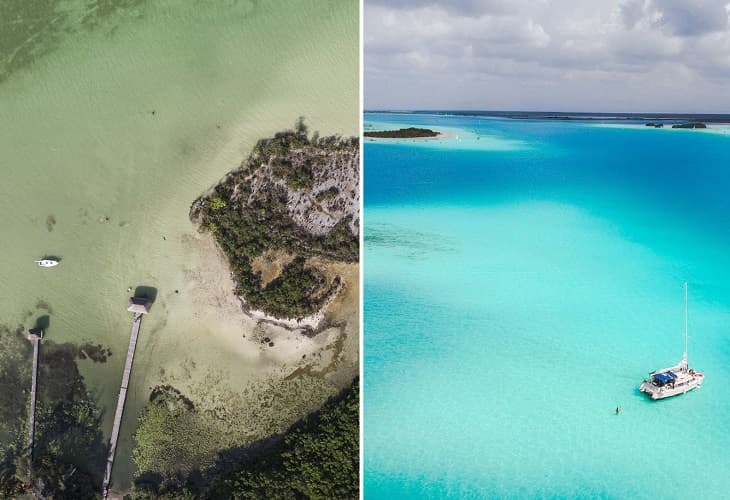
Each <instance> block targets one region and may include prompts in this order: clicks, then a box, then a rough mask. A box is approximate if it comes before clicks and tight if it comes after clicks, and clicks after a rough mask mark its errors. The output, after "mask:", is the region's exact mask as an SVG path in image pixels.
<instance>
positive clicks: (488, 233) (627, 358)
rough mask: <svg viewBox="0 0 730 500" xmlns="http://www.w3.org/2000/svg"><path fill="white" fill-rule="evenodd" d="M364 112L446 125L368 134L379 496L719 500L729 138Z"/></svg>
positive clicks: (725, 437)
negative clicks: (678, 365)
mask: <svg viewBox="0 0 730 500" xmlns="http://www.w3.org/2000/svg"><path fill="white" fill-rule="evenodd" d="M365 122H366V129H367V128H368V127H373V128H379V127H384V126H391V127H392V126H399V125H415V126H425V127H431V128H434V129H438V130H448V131H449V135H448V136H447V137H446V138H445V139H441V140H436V141H415V142H414V141H392V142H383V141H369V142H366V144H365V209H366V210H365V228H366V230H365V271H364V273H365V340H364V346H365V353H364V369H365V377H364V387H365V389H364V399H365V411H364V457H365V465H364V469H365V478H364V484H365V496H366V498H368V499H376V498H535V497H537V498H566V497H567V498H684V499H686V498H727V495H728V493H727V492H728V491H730V475H728V474H727V471H728V470H730V454H728V453H727V450H728V449H730V384H729V382H730V267H729V266H728V264H730V237H729V236H730V197H729V196H728V192H729V191H730V189H729V188H730V173H728V171H727V166H728V165H730V137H728V136H727V135H724V134H717V133H711V132H709V133H708V132H704V131H696V130H671V129H661V130H655V129H647V128H646V127H643V126H639V125H627V126H622V127H614V126H610V127H606V126H602V125H600V124H592V123H582V122H556V121H539V120H504V119H485V118H482V119H477V118H468V117H440V116H421V115H417V116H413V115H406V114H404V115H388V114H367V115H366V117H365ZM455 131H459V132H458V134H457V133H455ZM456 135H458V136H459V138H458V139H457V138H456ZM684 281H688V282H689V291H690V296H689V304H690V308H689V325H690V347H689V357H690V363H691V365H693V366H694V367H695V368H697V369H701V370H703V371H705V372H706V383H705V384H704V385H703V387H702V388H701V389H700V390H698V391H695V392H692V393H689V394H686V395H684V396H681V397H677V398H674V399H671V400H665V401H660V402H652V401H649V400H647V398H645V397H643V395H642V394H641V393H639V392H638V390H637V387H638V385H639V383H640V382H641V381H642V379H643V378H644V377H645V376H646V375H647V372H648V371H650V370H652V369H656V368H660V367H663V366H668V365H670V364H673V363H675V362H676V361H678V360H679V359H680V358H681V356H682V351H683V336H682V332H683V320H684V317H683V315H684V309H683V306H684V304H683V290H682V283H683V282H684ZM616 406H620V407H621V409H622V411H621V413H620V415H616V414H615V408H616Z"/></svg>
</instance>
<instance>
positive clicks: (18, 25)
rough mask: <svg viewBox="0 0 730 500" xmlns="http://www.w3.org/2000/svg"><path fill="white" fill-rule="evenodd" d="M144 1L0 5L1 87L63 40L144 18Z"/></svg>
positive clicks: (21, 0) (12, 0)
mask: <svg viewBox="0 0 730 500" xmlns="http://www.w3.org/2000/svg"><path fill="white" fill-rule="evenodd" d="M146 3H147V1H146V0H82V1H81V2H78V3H76V4H73V3H72V2H60V1H51V0H3V1H2V2H0V83H2V82H3V81H4V80H6V79H7V78H9V77H10V76H11V75H13V74H14V73H15V72H17V71H19V70H22V69H25V68H27V67H29V66H30V65H31V64H32V63H33V62H35V61H36V60H38V59H40V58H42V57H44V56H46V55H48V54H50V53H52V52H53V51H55V50H56V49H58V47H59V46H60V45H61V43H62V42H63V40H64V38H66V37H69V36H72V35H74V34H76V33H79V32H84V31H86V32H88V31H91V30H95V29H102V28H103V29H107V30H108V31H107V32H108V33H110V34H111V33H114V32H115V31H116V29H117V28H118V27H119V26H120V25H121V24H122V23H124V22H127V21H129V20H135V19H139V18H140V17H142V16H143V9H142V6H143V5H144V4H146Z"/></svg>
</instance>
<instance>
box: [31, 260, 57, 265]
mask: <svg viewBox="0 0 730 500" xmlns="http://www.w3.org/2000/svg"><path fill="white" fill-rule="evenodd" d="M33 262H35V263H36V264H38V266H40V267H54V266H57V265H58V262H59V261H57V260H55V259H43V260H34V261H33Z"/></svg>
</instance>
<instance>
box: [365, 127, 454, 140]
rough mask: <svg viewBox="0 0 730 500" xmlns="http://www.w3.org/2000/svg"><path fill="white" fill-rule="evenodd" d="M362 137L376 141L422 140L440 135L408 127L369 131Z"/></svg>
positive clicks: (432, 131) (428, 130)
mask: <svg viewBox="0 0 730 500" xmlns="http://www.w3.org/2000/svg"><path fill="white" fill-rule="evenodd" d="M363 135H364V136H365V137H373V138H376V139H422V138H426V137H438V136H439V135H441V133H440V132H436V131H435V130H430V129H427V128H416V127H408V128H401V129H398V130H371V131H367V132H365V133H364V134H363Z"/></svg>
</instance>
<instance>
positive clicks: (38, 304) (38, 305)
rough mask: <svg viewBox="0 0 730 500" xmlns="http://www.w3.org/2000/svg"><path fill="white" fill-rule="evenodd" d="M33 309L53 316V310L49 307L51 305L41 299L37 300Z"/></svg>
mask: <svg viewBox="0 0 730 500" xmlns="http://www.w3.org/2000/svg"><path fill="white" fill-rule="evenodd" d="M35 308H36V309H40V310H42V311H46V312H47V313H48V314H53V308H52V307H51V304H49V303H48V302H46V301H45V300H43V299H38V302H36V303H35Z"/></svg>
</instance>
